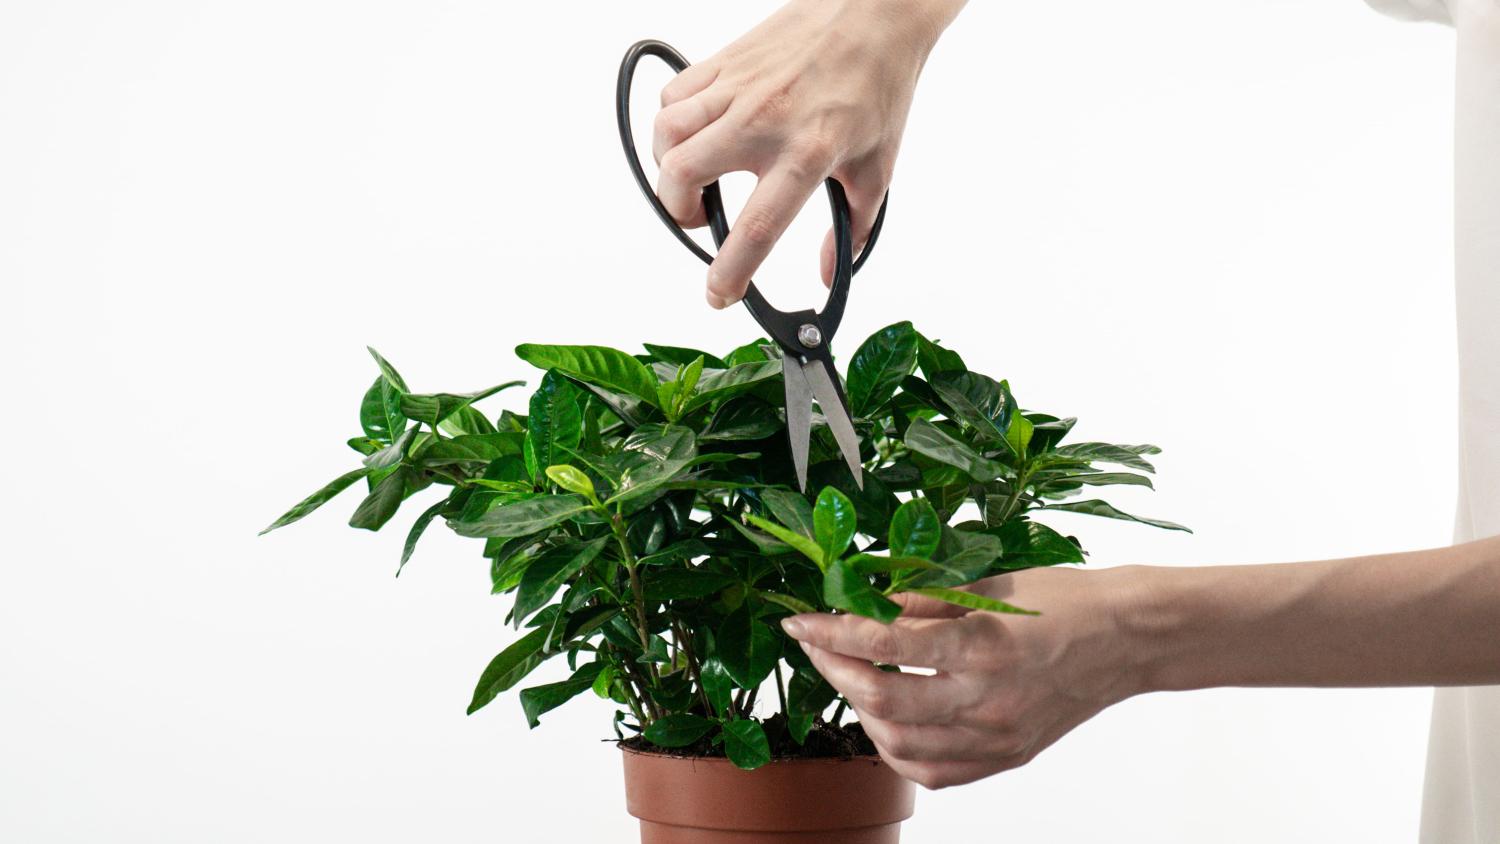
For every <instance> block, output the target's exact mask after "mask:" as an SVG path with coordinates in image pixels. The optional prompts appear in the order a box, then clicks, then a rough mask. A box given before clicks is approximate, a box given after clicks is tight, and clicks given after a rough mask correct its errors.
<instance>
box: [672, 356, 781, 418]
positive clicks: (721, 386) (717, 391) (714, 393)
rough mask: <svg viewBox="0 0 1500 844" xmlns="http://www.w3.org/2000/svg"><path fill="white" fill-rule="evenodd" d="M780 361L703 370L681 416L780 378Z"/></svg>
mask: <svg viewBox="0 0 1500 844" xmlns="http://www.w3.org/2000/svg"><path fill="white" fill-rule="evenodd" d="M781 366H782V364H781V362H780V361H770V360H768V361H759V362H756V363H744V364H740V365H739V366H732V367H730V368H729V369H712V370H704V372H703V377H702V378H701V379H700V380H699V381H698V392H697V394H695V395H694V396H693V397H692V398H691V399H689V400H688V402H687V404H686V405H685V406H684V407H683V408H682V412H683V414H688V413H692V412H693V411H694V410H697V409H698V408H700V407H706V406H708V405H710V404H713V403H714V402H716V401H722V400H724V399H728V398H732V397H734V396H738V395H740V394H741V393H746V392H749V391H750V390H753V389H755V388H756V387H758V386H760V385H761V384H762V383H765V382H767V381H772V380H774V379H777V378H780V377H781Z"/></svg>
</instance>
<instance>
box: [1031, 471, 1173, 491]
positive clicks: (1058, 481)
mask: <svg viewBox="0 0 1500 844" xmlns="http://www.w3.org/2000/svg"><path fill="white" fill-rule="evenodd" d="M1045 485H1046V486H1048V487H1054V488H1064V487H1079V486H1143V487H1146V488H1147V489H1153V488H1154V487H1153V486H1152V484H1151V479H1150V478H1148V477H1146V476H1145V475H1137V474H1135V473H1133V472H1089V473H1086V474H1081V475H1060V476H1058V477H1055V478H1049V479H1047V480H1046V481H1045Z"/></svg>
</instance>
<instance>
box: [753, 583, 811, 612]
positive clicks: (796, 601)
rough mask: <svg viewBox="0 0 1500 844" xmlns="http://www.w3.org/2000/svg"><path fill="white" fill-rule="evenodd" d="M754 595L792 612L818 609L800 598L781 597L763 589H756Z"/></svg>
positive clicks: (779, 594)
mask: <svg viewBox="0 0 1500 844" xmlns="http://www.w3.org/2000/svg"><path fill="white" fill-rule="evenodd" d="M755 594H757V595H759V596H760V597H761V598H763V599H765V600H767V601H770V602H771V603H773V604H776V605H778V606H783V607H786V608H787V609H789V610H791V611H792V612H817V611H818V608H817V607H815V606H813V605H812V604H809V603H807V602H806V601H803V600H802V599H800V598H793V597H792V596H791V595H783V594H781V593H780V592H768V591H766V590H764V589H757V590H755Z"/></svg>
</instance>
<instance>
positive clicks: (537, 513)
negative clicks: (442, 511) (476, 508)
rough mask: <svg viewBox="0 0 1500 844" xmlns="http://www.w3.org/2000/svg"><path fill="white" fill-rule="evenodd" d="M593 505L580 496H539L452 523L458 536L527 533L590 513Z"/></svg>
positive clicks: (522, 534)
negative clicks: (477, 516) (468, 519)
mask: <svg viewBox="0 0 1500 844" xmlns="http://www.w3.org/2000/svg"><path fill="white" fill-rule="evenodd" d="M593 508H594V505H593V504H592V503H591V502H590V501H589V500H588V499H587V498H584V497H583V496H581V495H571V494H570V495H539V496H537V497H535V498H527V499H525V500H522V501H517V502H514V503H512V504H502V505H500V506H499V507H495V508H493V509H491V510H489V511H486V512H485V513H484V514H483V515H481V516H480V517H479V518H477V519H474V520H473V521H454V522H450V523H449V526H450V527H452V528H453V532H454V533H457V534H458V535H459V536H485V537H489V536H526V535H527V534H532V533H536V532H537V531H540V530H545V529H547V528H549V527H552V526H553V525H556V524H560V523H562V522H565V521H567V520H568V519H571V518H573V517H575V516H580V515H582V514H584V513H587V512H589V511H590V510H592V509H593Z"/></svg>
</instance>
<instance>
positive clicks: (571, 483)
mask: <svg viewBox="0 0 1500 844" xmlns="http://www.w3.org/2000/svg"><path fill="white" fill-rule="evenodd" d="M547 477H548V478H550V479H551V480H552V482H553V483H555V484H557V485H558V486H560V487H562V488H563V489H565V490H567V491H568V492H576V493H578V494H579V495H582V496H585V497H586V498H588V499H589V500H591V501H597V500H598V498H597V497H596V496H595V493H594V482H593V481H591V480H589V476H588V475H585V474H584V473H583V472H582V471H581V470H579V469H578V468H576V467H574V466H568V465H566V464H564V465H561V466H548V467H547Z"/></svg>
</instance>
